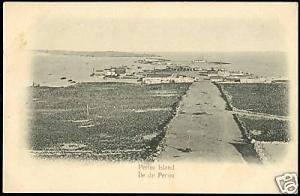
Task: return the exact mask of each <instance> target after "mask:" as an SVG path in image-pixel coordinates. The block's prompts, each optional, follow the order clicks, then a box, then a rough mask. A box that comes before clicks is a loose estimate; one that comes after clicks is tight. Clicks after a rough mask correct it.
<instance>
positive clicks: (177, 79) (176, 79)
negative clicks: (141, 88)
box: [142, 75, 194, 84]
mask: <svg viewBox="0 0 300 196" xmlns="http://www.w3.org/2000/svg"><path fill="white" fill-rule="evenodd" d="M192 82H194V78H191V77H186V76H174V75H172V76H168V77H144V78H142V83H143V84H163V83H192Z"/></svg>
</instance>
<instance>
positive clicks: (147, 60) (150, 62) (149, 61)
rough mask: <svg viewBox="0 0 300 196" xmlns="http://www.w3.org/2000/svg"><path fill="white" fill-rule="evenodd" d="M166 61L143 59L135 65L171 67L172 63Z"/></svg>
mask: <svg viewBox="0 0 300 196" xmlns="http://www.w3.org/2000/svg"><path fill="white" fill-rule="evenodd" d="M168 61H170V60H168V59H160V58H145V59H141V60H137V61H136V63H142V64H152V65H171V64H172V63H170V62H168Z"/></svg>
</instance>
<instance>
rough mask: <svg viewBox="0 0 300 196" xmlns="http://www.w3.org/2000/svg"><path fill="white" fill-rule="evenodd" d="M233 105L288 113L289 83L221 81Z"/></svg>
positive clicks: (271, 112)
mask: <svg viewBox="0 0 300 196" xmlns="http://www.w3.org/2000/svg"><path fill="white" fill-rule="evenodd" d="M220 85H221V86H222V88H223V90H224V91H226V93H227V94H228V99H229V101H230V102H231V105H232V106H233V107H235V108H236V109H239V110H245V111H249V112H256V113H265V114H271V115H278V116H287V115H288V109H289V107H288V103H289V97H288V95H289V92H288V89H289V86H288V83H220Z"/></svg>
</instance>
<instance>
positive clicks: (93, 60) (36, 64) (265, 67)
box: [29, 52, 289, 86]
mask: <svg viewBox="0 0 300 196" xmlns="http://www.w3.org/2000/svg"><path fill="white" fill-rule="evenodd" d="M31 54H32V61H31V67H32V69H31V75H32V77H31V79H32V81H34V82H35V83H39V84H40V85H42V86H66V85H69V84H70V83H68V80H69V79H71V80H74V81H76V82H91V81H98V80H99V79H98V78H97V77H90V74H91V73H92V71H93V69H95V70H97V69H105V68H110V67H113V66H123V65H126V66H128V67H130V68H131V70H132V71H133V72H138V71H141V70H145V69H153V68H157V67H159V66H157V65H149V64H139V63H135V61H137V60H140V59H143V57H86V56H74V55H53V54H43V53H35V52H33V53H31ZM151 54H156V55H159V56H161V57H160V58H166V59H169V60H171V63H174V64H178V65H191V64H192V60H195V59H204V60H207V61H222V62H228V63H230V64H226V65H222V68H225V69H228V70H240V71H243V72H249V73H253V74H255V75H257V76H264V77H287V73H288V71H287V68H288V66H289V65H288V64H287V59H286V55H285V53H282V52H201V53H200V52H151ZM198 65H199V67H205V66H207V65H205V64H201V63H198ZM138 66H140V67H141V68H140V69H138ZM62 77H66V79H65V80H61V78H62ZM32 81H30V83H29V85H30V84H32Z"/></svg>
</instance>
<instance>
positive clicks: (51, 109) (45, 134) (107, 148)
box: [30, 83, 190, 160]
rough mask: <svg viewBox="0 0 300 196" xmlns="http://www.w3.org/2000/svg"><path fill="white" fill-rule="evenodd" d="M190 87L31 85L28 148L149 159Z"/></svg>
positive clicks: (52, 152)
mask: <svg viewBox="0 0 300 196" xmlns="http://www.w3.org/2000/svg"><path fill="white" fill-rule="evenodd" d="M189 86H190V84H158V85H149V86H146V85H139V84H127V83H81V84H77V85H74V86H69V87H65V88H63V87H39V88H30V90H31V92H32V99H31V100H32V101H31V110H30V111H31V115H32V118H31V119H32V120H31V134H30V147H31V149H32V150H33V153H34V155H37V156H41V157H50V158H51V157H55V158H58V157H67V158H83V159H87V158H89V159H101V160H151V159H152V158H153V157H154V156H155V154H156V151H157V147H158V146H159V143H160V141H161V139H162V138H163V137H164V135H165V131H164V127H165V126H166V124H167V123H168V122H169V121H170V120H171V119H172V117H173V115H174V114H175V112H176V107H177V104H178V102H179V100H180V99H181V96H182V95H183V94H185V92H186V91H187V89H188V88H189ZM87 105H88V110H87Z"/></svg>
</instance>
